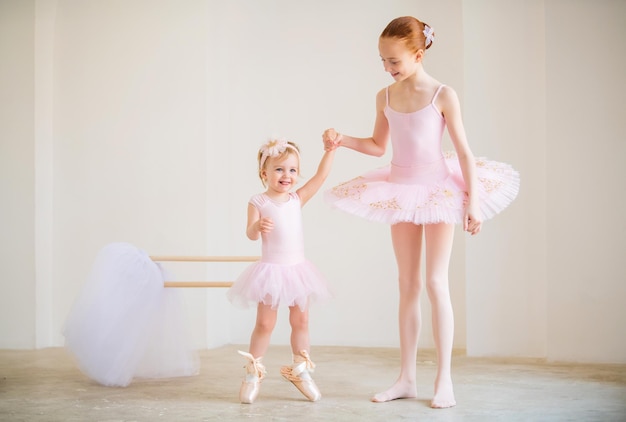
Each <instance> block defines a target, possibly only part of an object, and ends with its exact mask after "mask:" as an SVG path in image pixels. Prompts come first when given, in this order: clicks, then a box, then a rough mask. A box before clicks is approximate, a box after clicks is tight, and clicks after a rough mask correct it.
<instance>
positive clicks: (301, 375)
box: [280, 350, 322, 401]
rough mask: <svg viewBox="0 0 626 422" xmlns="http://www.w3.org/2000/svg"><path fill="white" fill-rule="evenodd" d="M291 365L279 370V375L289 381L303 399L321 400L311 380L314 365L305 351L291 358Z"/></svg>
mask: <svg viewBox="0 0 626 422" xmlns="http://www.w3.org/2000/svg"><path fill="white" fill-rule="evenodd" d="M293 361H294V363H293V365H291V366H283V367H282V368H280V373H281V375H282V376H283V377H284V378H285V379H286V380H287V381H291V383H292V384H293V385H295V386H296V388H297V389H298V390H299V391H300V392H301V393H302V394H304V397H306V398H307V399H309V400H311V401H318V400H319V399H321V398H322V393H320V390H319V388H317V385H315V381H313V378H311V373H312V372H313V371H314V370H315V364H314V363H313V362H312V361H311V358H310V357H309V354H308V353H307V351H306V350H302V351H300V353H299V354H298V355H294V357H293Z"/></svg>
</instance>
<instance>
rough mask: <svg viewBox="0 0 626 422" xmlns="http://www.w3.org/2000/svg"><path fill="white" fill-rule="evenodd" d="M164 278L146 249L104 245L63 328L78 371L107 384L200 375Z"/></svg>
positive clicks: (177, 301) (178, 305)
mask: <svg viewBox="0 0 626 422" xmlns="http://www.w3.org/2000/svg"><path fill="white" fill-rule="evenodd" d="M164 279H165V275H164V272H163V270H162V269H161V267H160V266H159V265H158V264H156V263H154V262H153V261H152V260H151V259H150V257H149V256H148V255H147V254H146V253H145V252H144V251H142V250H140V249H138V248H136V247H134V246H132V245H130V244H127V243H112V244H109V245H107V246H105V247H104V248H103V249H102V250H101V251H100V252H99V253H98V256H97V257H96V260H95V263H94V265H93V268H92V271H91V274H90V276H89V279H88V280H87V283H86V284H85V285H84V287H83V289H82V291H81V292H80V294H79V295H78V297H77V299H76V301H75V303H74V305H73V307H72V309H71V311H70V313H69V315H68V317H67V319H66V322H65V327H64V336H65V347H66V348H67V350H69V352H70V353H71V354H72V355H73V356H74V358H75V360H76V362H77V365H78V367H79V368H80V370H81V371H82V372H83V373H84V374H86V375H87V376H88V377H89V378H91V379H93V380H95V381H97V382H99V383H100V384H103V385H106V386H112V387H113V386H115V387H125V386H127V385H129V384H130V383H131V382H132V380H133V379H134V378H167V377H178V376H190V375H196V374H197V373H198V368H199V360H198V358H197V356H196V353H195V352H194V350H193V348H192V347H191V341H190V340H191V339H190V336H189V335H188V332H187V326H186V321H185V315H184V308H183V304H182V298H181V297H180V296H179V294H180V292H178V291H175V290H174V289H166V288H164V287H163V282H164Z"/></svg>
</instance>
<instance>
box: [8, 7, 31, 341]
mask: <svg viewBox="0 0 626 422" xmlns="http://www.w3.org/2000/svg"><path fill="white" fill-rule="evenodd" d="M34 17H35V11H34V7H33V4H32V3H31V2H6V1H2V2H0V344H1V345H2V346H4V347H7V346H8V347H14V348H30V347H33V345H34V340H35V331H34V330H35V238H34V236H35V230H34V226H33V221H34V213H35V154H34V121H33V118H34V107H35V98H34V86H33V77H34V75H33V72H34V50H33V45H34V41H33V38H34V33H33V21H34Z"/></svg>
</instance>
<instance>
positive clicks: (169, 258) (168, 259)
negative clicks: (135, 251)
mask: <svg viewBox="0 0 626 422" xmlns="http://www.w3.org/2000/svg"><path fill="white" fill-rule="evenodd" d="M150 259H151V260H153V261H163V262H175V261H176V262H255V261H258V260H259V259H261V257H260V256H171V255H162V256H161V255H158V256H151V257H150Z"/></svg>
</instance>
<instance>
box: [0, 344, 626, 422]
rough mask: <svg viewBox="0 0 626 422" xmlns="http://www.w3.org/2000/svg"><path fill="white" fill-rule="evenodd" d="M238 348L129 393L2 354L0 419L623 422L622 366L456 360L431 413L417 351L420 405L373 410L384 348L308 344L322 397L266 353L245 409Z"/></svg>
mask: <svg viewBox="0 0 626 422" xmlns="http://www.w3.org/2000/svg"><path fill="white" fill-rule="evenodd" d="M241 347H243V348H244V349H245V346H241ZM241 347H237V346H225V347H222V348H219V349H214V350H205V351H202V352H201V353H200V358H201V362H202V366H201V373H200V375H198V376H195V377H188V378H175V379H167V380H139V381H135V382H133V383H132V384H131V385H130V386H129V387H126V388H110V387H103V386H101V385H99V384H96V383H95V382H93V381H91V380H90V379H88V378H86V377H85V376H83V375H82V374H81V373H80V372H79V371H78V370H77V369H76V367H75V366H74V364H73V362H72V360H71V358H70V356H68V354H67V353H66V351H65V350H64V349H62V348H54V349H44V350H35V351H10V350H0V421H11V422H14V421H29V422H30V421H47V422H49V421H108V422H112V421H156V420H161V421H216V420H219V421H247V420H264V421H293V422H296V421H409V420H410V421H413V420H422V421H506V422H509V421H626V365H572V364H567V365H565V364H547V363H544V362H541V361H538V360H528V359H524V360H522V359H506V360H505V359H476V358H468V357H466V356H464V355H462V354H457V355H455V356H454V358H453V376H454V381H455V392H456V398H457V402H458V405H457V406H456V407H454V408H451V409H443V410H435V409H431V408H430V407H429V406H428V405H429V402H430V399H431V396H432V385H433V380H434V375H435V365H434V363H433V360H434V355H433V353H432V352H422V351H421V352H420V355H419V356H418V374H417V375H418V382H419V383H420V387H421V388H420V390H419V392H418V395H419V396H418V398H417V399H406V400H396V401H393V402H389V403H382V404H376V403H371V402H370V401H369V397H370V396H371V395H372V394H373V393H375V392H377V391H379V390H382V389H385V388H387V387H388V386H389V385H390V384H391V383H392V382H393V381H394V380H395V377H396V375H397V369H398V351H397V350H396V349H382V348H380V349H378V348H347V347H314V348H313V353H312V358H313V360H314V361H315V362H316V364H317V371H316V373H315V379H316V381H317V384H318V386H319V387H320V390H321V391H322V395H323V397H322V399H321V400H320V401H319V402H316V403H311V402H308V401H306V400H305V399H304V397H302V396H301V395H300V393H299V392H298V391H297V390H296V389H295V387H293V386H292V385H291V384H290V383H288V382H286V381H284V380H283V379H282V378H281V377H280V374H279V369H280V366H281V365H283V364H285V363H287V362H286V360H289V359H290V351H289V349H288V348H287V347H285V346H271V347H270V351H269V353H268V355H267V356H266V357H265V359H264V361H265V363H266V366H267V369H268V377H267V378H266V379H265V381H264V382H263V385H262V390H261V395H260V396H259V399H258V400H257V402H256V403H254V404H252V405H244V404H240V403H239V402H238V398H237V394H238V390H239V384H240V380H241V377H242V375H243V364H244V361H243V358H242V357H241V356H239V355H238V354H237V353H236V351H237V349H238V348H241Z"/></svg>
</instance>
